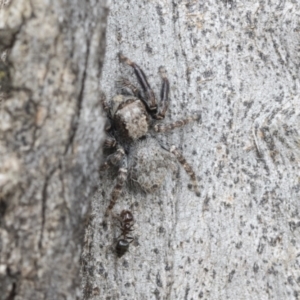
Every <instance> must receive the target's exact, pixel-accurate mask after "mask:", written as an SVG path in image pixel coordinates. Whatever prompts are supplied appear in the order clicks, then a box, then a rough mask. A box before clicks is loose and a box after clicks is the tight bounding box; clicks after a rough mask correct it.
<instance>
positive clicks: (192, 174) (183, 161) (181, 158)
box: [170, 145, 200, 197]
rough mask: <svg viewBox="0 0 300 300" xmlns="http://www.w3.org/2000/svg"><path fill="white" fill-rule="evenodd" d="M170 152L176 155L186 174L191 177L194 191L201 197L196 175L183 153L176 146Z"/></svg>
mask: <svg viewBox="0 0 300 300" xmlns="http://www.w3.org/2000/svg"><path fill="white" fill-rule="evenodd" d="M170 152H171V153H172V154H174V155H175V157H176V158H177V160H178V162H179V163H180V164H181V165H182V167H183V168H184V170H185V172H186V173H187V174H188V175H189V176H190V178H191V181H192V185H193V188H194V191H195V193H196V195H197V196H198V197H200V191H199V188H198V183H197V179H196V174H195V172H194V171H193V168H192V166H191V165H190V164H189V163H188V162H187V161H186V159H185V158H184V156H183V155H182V154H181V152H180V151H179V150H178V149H177V148H176V147H175V146H174V145H173V146H171V148H170Z"/></svg>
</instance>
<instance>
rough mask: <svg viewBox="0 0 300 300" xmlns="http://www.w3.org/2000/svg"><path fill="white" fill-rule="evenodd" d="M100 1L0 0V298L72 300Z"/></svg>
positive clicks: (87, 185)
mask: <svg viewBox="0 0 300 300" xmlns="http://www.w3.org/2000/svg"><path fill="white" fill-rule="evenodd" d="M105 5H106V1H105V0H103V1H92V2H82V1H64V2H53V3H51V2H49V3H48V2H45V1H39V0H36V1H26V0H21V1H16V0H12V1H6V2H2V1H1V10H0V54H2V55H1V61H0V85H1V97H2V98H1V103H0V104H1V108H0V128H1V129H0V141H1V142H0V155H1V160H0V299H1V300H2V299H7V300H8V299H22V300H23V299H31V300H33V299H39V300H40V299H79V298H81V292H80V282H81V281H80V276H79V275H80V262H79V259H80V254H81V250H82V242H83V234H84V228H85V225H86V216H87V212H88V210H89V208H90V203H91V197H90V196H91V195H92V193H93V192H94V190H95V186H96V184H97V181H98V167H99V164H100V155H101V151H100V149H101V143H102V139H103V134H102V132H103V118H102V117H101V115H102V113H101V107H100V104H99V97H100V95H99V93H100V87H99V77H100V74H101V70H102V64H103V58H104V52H105V30H106V17H107V8H106V6H105Z"/></svg>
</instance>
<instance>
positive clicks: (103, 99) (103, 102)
mask: <svg viewBox="0 0 300 300" xmlns="http://www.w3.org/2000/svg"><path fill="white" fill-rule="evenodd" d="M100 101H101V105H102V108H103V110H104V111H105V112H106V115H107V117H108V118H109V119H111V114H110V109H111V106H110V103H109V102H108V101H107V99H106V97H105V94H104V93H102V94H101V96H100Z"/></svg>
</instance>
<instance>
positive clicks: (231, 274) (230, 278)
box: [228, 270, 235, 282]
mask: <svg viewBox="0 0 300 300" xmlns="http://www.w3.org/2000/svg"><path fill="white" fill-rule="evenodd" d="M234 274H235V270H232V271H231V272H230V273H229V277H228V282H231V281H232V278H233V275H234Z"/></svg>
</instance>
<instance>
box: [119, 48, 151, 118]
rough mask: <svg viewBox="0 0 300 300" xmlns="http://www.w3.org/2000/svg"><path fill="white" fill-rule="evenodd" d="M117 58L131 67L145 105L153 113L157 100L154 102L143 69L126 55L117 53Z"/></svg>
mask: <svg viewBox="0 0 300 300" xmlns="http://www.w3.org/2000/svg"><path fill="white" fill-rule="evenodd" d="M119 58H120V61H122V62H124V63H126V64H127V65H129V66H130V67H132V68H133V70H134V73H135V75H136V78H137V80H138V82H139V84H140V86H141V87H142V90H143V92H144V94H145V101H144V102H145V104H146V105H147V107H148V109H149V110H150V111H152V112H154V113H155V112H156V110H157V102H156V98H155V94H154V92H153V90H152V88H151V86H150V84H149V83H148V80H147V77H146V75H145V73H144V71H143V70H142V69H141V68H140V67H139V66H138V65H137V64H136V63H135V62H133V61H131V60H130V59H129V58H127V57H126V56H124V55H122V54H119ZM142 100H143V99H142Z"/></svg>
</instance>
